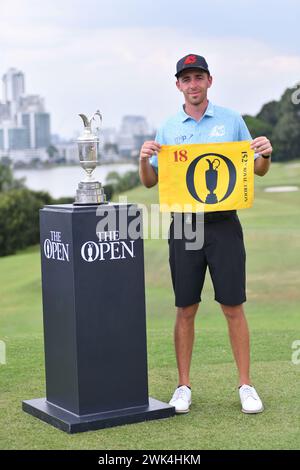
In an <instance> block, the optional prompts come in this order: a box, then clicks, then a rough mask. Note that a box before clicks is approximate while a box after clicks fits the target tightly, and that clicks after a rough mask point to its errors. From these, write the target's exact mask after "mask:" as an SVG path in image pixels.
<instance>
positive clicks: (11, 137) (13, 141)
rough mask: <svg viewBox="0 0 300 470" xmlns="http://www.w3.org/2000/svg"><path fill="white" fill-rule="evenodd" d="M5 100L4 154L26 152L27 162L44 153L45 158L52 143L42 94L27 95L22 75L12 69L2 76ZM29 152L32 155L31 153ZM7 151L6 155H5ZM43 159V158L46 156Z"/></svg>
mask: <svg viewBox="0 0 300 470" xmlns="http://www.w3.org/2000/svg"><path fill="white" fill-rule="evenodd" d="M3 92H4V101H3V102H0V151H1V150H2V155H3V154H5V152H6V154H8V153H9V154H10V156H11V157H12V158H13V155H14V152H11V151H15V150H17V151H18V158H20V151H21V150H22V149H24V156H25V157H24V160H25V161H26V159H28V155H34V158H36V156H37V155H38V153H39V149H40V150H43V151H41V155H43V156H45V153H46V149H47V148H48V147H49V145H50V143H51V134H50V114H49V113H47V112H46V111H45V104H44V100H43V99H42V98H41V97H40V96H39V95H26V94H25V78H24V74H23V72H21V71H19V70H17V69H14V68H11V69H9V70H8V71H7V72H6V74H4V76H3ZM29 150H30V152H29ZM3 152H4V153H3ZM0 157H1V152H0ZM43 158H44V157H43Z"/></svg>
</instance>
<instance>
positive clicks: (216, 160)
mask: <svg viewBox="0 0 300 470" xmlns="http://www.w3.org/2000/svg"><path fill="white" fill-rule="evenodd" d="M215 162H217V163H218V165H217V166H215V167H214V163H215ZM220 164H221V162H220V160H219V159H218V158H215V159H214V160H213V162H212V166H213V169H214V170H216V169H217V168H219V166H220Z"/></svg>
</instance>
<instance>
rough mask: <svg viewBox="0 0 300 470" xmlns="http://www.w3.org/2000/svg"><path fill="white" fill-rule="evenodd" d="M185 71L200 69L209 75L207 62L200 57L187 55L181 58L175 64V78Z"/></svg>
mask: <svg viewBox="0 0 300 470" xmlns="http://www.w3.org/2000/svg"><path fill="white" fill-rule="evenodd" d="M187 69H201V70H204V71H205V72H207V73H208V74H209V75H210V72H209V70H208V65H207V62H206V60H205V59H204V57H202V56H201V55H196V54H188V55H186V56H184V57H182V59H180V60H179V61H178V62H177V64H176V73H175V77H176V78H178V77H179V75H180V74H181V72H183V71H184V70H187Z"/></svg>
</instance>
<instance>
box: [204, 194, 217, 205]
mask: <svg viewBox="0 0 300 470" xmlns="http://www.w3.org/2000/svg"><path fill="white" fill-rule="evenodd" d="M217 202H218V198H217V196H216V195H215V194H213V193H211V194H208V195H207V197H206V200H205V204H216V203H217Z"/></svg>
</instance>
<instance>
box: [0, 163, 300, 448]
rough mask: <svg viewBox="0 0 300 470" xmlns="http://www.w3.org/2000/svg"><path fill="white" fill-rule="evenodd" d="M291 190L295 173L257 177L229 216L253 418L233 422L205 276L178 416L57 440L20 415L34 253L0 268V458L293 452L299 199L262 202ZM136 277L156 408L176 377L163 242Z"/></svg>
mask: <svg viewBox="0 0 300 470" xmlns="http://www.w3.org/2000/svg"><path fill="white" fill-rule="evenodd" d="M293 184H296V185H299V184H300V163H299V162H297V163H295V162H293V163H291V164H285V165H283V164H273V165H272V169H271V170H270V172H269V173H268V174H267V175H266V176H265V177H263V178H259V177H256V196H255V203H254V207H253V208H252V209H248V210H245V211H240V212H239V216H240V219H241V222H242V225H243V227H244V237H245V244H246V249H247V281H248V282H247V286H248V291H247V292H248V302H247V303H246V313H247V317H248V321H249V326H250V330H251V344H252V380H253V384H254V385H255V386H256V388H257V390H258V392H259V393H260V395H261V397H262V398H263V401H264V404H265V412H264V413H262V414H260V415H244V414H242V413H241V412H240V404H239V400H238V394H237V388H236V385H237V383H236V382H237V374H236V369H235V365H234V363H233V359H232V354H231V349H230V345H229V340H228V336H227V326H226V322H225V319H224V318H223V315H222V314H221V311H220V307H219V305H218V304H217V303H216V302H215V301H214V300H213V289H212V285H211V281H210V279H209V276H208V275H207V279H206V283H205V290H204V293H203V301H202V303H201V305H200V308H199V313H198V315H197V320H196V338H195V346H194V354H193V362H192V374H191V377H192V388H193V404H192V406H191V412H190V413H189V414H187V415H182V416H176V417H174V418H171V419H167V420H160V421H150V422H145V423H139V424H133V425H126V426H121V427H116V428H110V429H104V430H100V431H94V432H88V433H83V434H75V435H67V434H65V433H63V432H61V431H59V430H57V429H55V428H53V427H51V426H49V425H47V424H45V423H43V422H41V421H39V420H37V419H35V418H33V417H32V416H30V415H27V414H25V413H24V412H22V410H21V401H22V400H23V399H31V398H39V397H43V396H44V395H45V379H44V358H43V354H44V353H43V334H42V307H41V284H40V255H39V249H38V247H34V248H31V249H28V250H26V251H23V252H22V253H19V254H17V255H15V256H9V257H4V258H1V259H0V307H1V311H0V340H2V341H4V342H5V343H6V347H7V364H6V365H0V448H2V449H299V447H300V400H299V395H300V364H299V365H297V364H293V363H292V353H293V352H294V351H293V349H292V343H293V342H294V341H295V340H300V191H297V192H287V193H266V192H264V187H266V186H274V185H293ZM128 199H129V201H134V202H140V203H145V204H148V205H149V204H151V203H155V202H157V189H156V188H154V189H151V190H147V189H145V188H142V187H139V188H137V189H135V190H133V191H131V192H129V193H128ZM145 271H146V299H147V339H148V365H149V388H150V395H151V396H152V397H155V398H157V399H160V400H162V401H166V402H167V401H169V399H170V397H171V394H172V393H173V390H174V387H175V386H176V384H177V372H176V362H175V355H174V350H173V324H174V318H175V309H174V300H173V293H172V289H171V282H170V274H169V266H168V250H167V242H166V240H145ZM129 300H130V301H132V300H133V299H129ZM299 356H300V355H298V357H299ZM103 386H104V387H105V383H103ZM132 387H134V383H133V384H132Z"/></svg>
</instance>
